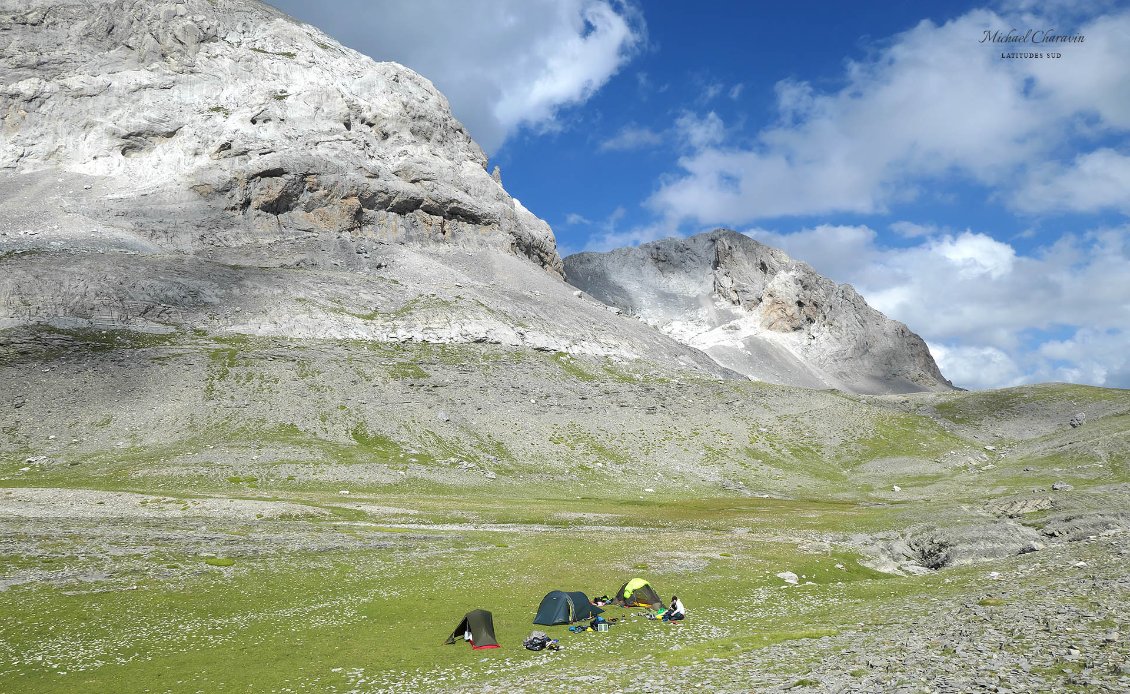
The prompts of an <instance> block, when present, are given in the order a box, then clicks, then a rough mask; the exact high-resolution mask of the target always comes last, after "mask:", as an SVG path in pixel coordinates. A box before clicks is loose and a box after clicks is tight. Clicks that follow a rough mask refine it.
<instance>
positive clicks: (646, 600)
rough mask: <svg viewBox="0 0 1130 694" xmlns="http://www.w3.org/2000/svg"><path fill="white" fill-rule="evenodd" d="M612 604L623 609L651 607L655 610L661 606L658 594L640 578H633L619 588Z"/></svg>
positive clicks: (661, 602)
mask: <svg viewBox="0 0 1130 694" xmlns="http://www.w3.org/2000/svg"><path fill="white" fill-rule="evenodd" d="M612 602H614V603H616V604H617V605H623V606H624V607H651V608H653V609H654V608H656V607H659V606H660V605H662V604H663V601H662V600H660V599H659V593H656V592H655V589H654V588H652V587H651V584H650V583H648V582H647V581H645V580H644V579H642V578H633V579H632V580H630V581H628V582H627V583H625V584H624V585H622V586H620V590H618V591H616V597H615V598H613V599H612Z"/></svg>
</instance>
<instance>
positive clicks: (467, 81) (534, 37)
mask: <svg viewBox="0 0 1130 694" xmlns="http://www.w3.org/2000/svg"><path fill="white" fill-rule="evenodd" d="M271 4H273V5H275V6H277V7H278V8H280V9H282V10H283V11H285V12H288V13H290V14H292V15H293V16H295V17H297V18H298V19H301V20H303V21H307V22H311V23H312V24H315V25H316V26H318V27H319V28H321V29H323V30H324V31H326V32H328V33H330V34H332V35H333V36H335V37H337V38H338V39H339V40H341V41H343V42H344V43H346V44H347V45H349V46H350V47H351V48H354V49H356V50H359V51H361V52H362V53H365V54H366V55H369V56H371V57H372V58H374V59H376V60H392V61H395V62H398V63H401V64H403V65H406V66H408V67H410V68H412V69H413V70H415V71H416V72H419V73H420V74H421V75H423V76H424V77H427V78H428V79H430V80H431V81H432V82H433V83H435V85H436V86H437V87H438V88H439V89H440V91H442V92H443V93H444V95H445V96H447V98H448V100H449V101H450V102H451V106H452V110H453V111H454V112H455V115H456V116H457V117H458V118H459V119H460V120H461V121H462V122H463V124H464V125H465V126H466V127H467V129H468V131H469V132H470V133H471V136H472V137H474V138H475V140H476V141H477V142H478V143H479V144H480V145H481V146H482V147H483V149H485V150H486V151H487V152H494V151H497V150H498V148H499V147H500V146H501V145H502V143H503V142H504V141H505V140H506V138H507V137H509V136H511V135H513V134H514V133H515V132H516V131H517V130H518V129H520V128H522V127H529V128H534V129H553V128H554V127H557V126H558V124H559V122H558V121H559V116H560V113H561V111H562V109H564V108H567V107H569V106H573V105H577V104H580V103H583V102H584V101H586V100H588V99H589V98H590V97H591V96H592V95H593V93H594V92H596V91H597V90H598V89H600V88H601V87H602V86H603V85H604V84H605V83H606V82H607V81H608V80H609V78H611V77H612V76H613V75H614V74H616V73H617V72H618V71H619V70H620V69H621V68H622V67H623V66H624V65H625V64H626V63H627V62H628V61H629V60H630V59H631V58H632V57H633V55H634V54H635V53H636V52H637V51H638V50H639V49H640V48H641V47H642V46H643V45H644V43H645V42H646V27H645V24H644V21H643V16H642V14H641V13H640V12H639V11H638V10H637V9H636V8H635V7H634V6H633V5H631V4H630V3H629V2H628V0H459V1H458V2H449V1H448V0H392V1H390V2H381V3H372V2H368V0H337V1H336V2H327V3H312V2H303V1H302V0H271Z"/></svg>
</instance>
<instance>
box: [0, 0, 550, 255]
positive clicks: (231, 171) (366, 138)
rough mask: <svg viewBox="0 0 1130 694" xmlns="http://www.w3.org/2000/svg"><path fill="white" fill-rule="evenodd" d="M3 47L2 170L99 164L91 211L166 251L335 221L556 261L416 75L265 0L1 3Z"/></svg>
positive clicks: (389, 235)
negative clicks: (99, 188)
mask: <svg viewBox="0 0 1130 694" xmlns="http://www.w3.org/2000/svg"><path fill="white" fill-rule="evenodd" d="M0 56H2V58H0V132H3V138H2V139H0V170H7V171H20V172H24V173H26V172H32V171H44V170H63V171H65V172H70V173H74V174H83V175H86V176H92V177H97V178H98V179H99V181H100V182H101V184H102V186H103V190H102V192H103V195H101V196H90V197H91V198H92V199H91V200H86V201H83V207H85V208H87V209H88V211H89V212H90V213H92V214H90V216H92V217H94V218H96V219H99V220H105V219H107V218H109V219H112V220H113V221H114V224H115V226H117V227H119V228H129V230H130V231H133V232H135V233H136V234H138V235H140V236H142V237H144V238H145V239H146V240H148V241H150V242H152V243H154V244H156V245H158V246H160V247H162V248H165V249H168V250H175V251H178V252H189V253H200V252H202V251H206V250H215V249H231V248H233V247H239V246H246V245H253V246H262V245H263V244H264V243H271V242H276V241H291V240H294V239H296V238H297V239H298V240H301V239H302V238H303V237H304V235H310V234H345V233H349V234H353V235H355V236H364V237H366V238H371V239H373V240H381V241H409V242H412V241H423V242H440V243H458V244H464V245H467V244H471V245H489V246H494V247H498V248H502V249H504V250H507V251H509V252H512V253H514V254H516V255H520V256H524V257H527V258H529V259H531V260H534V261H535V262H537V263H539V264H540V265H542V266H543V267H544V268H545V269H546V270H548V271H549V272H550V273H555V274H560V271H561V261H560V259H559V257H558V255H557V251H556V245H555V241H554V238H553V234H552V232H551V231H550V229H549V227H548V225H546V224H545V222H543V221H541V220H540V219H538V218H536V217H535V216H534V215H533V214H531V213H530V212H528V211H527V210H526V209H525V208H524V207H522V205H521V204H520V203H519V202H518V201H517V200H514V199H513V198H511V197H510V196H509V195H507V193H506V191H505V190H503V188H502V186H501V184H500V183H499V182H498V181H497V180H495V179H493V178H492V177H491V175H490V174H489V173H488V172H487V171H486V168H485V167H486V164H487V161H486V157H485V156H484V154H483V152H482V150H481V149H480V148H479V147H478V146H477V145H476V144H475V143H474V142H473V141H472V140H471V139H470V137H469V136H468V134H467V132H466V131H465V130H464V129H463V126H462V125H461V124H460V123H459V122H458V121H456V120H455V119H454V118H453V117H452V115H451V111H450V109H449V107H448V104H447V100H446V99H445V98H444V97H443V95H442V94H440V93H439V92H438V91H436V89H435V88H434V87H433V86H432V85H431V83H430V82H428V81H427V80H426V79H424V78H423V77H421V76H419V75H417V74H416V73H414V72H412V71H411V70H408V69H406V68H404V67H402V66H400V65H396V64H394V63H375V62H373V61H372V60H370V59H368V58H366V57H364V56H362V55H360V54H358V53H356V52H354V51H351V50H349V49H346V48H344V47H342V46H341V45H339V44H337V43H336V42H335V41H333V40H332V39H330V38H329V37H327V36H325V35H324V34H322V33H321V32H319V31H318V30H316V29H314V28H313V27H310V26H308V25H303V24H300V23H298V22H296V21H294V20H292V19H290V18H288V17H286V16H285V15H283V14H282V13H280V12H278V11H276V10H274V9H272V8H270V7H269V6H267V5H263V4H261V3H258V2H248V1H246V0H169V1H166V2H154V1H153V0H116V1H114V2H107V1H98V0H95V1H94V2H73V1H71V2H67V1H59V0H56V1H51V0H16V1H13V0H0ZM114 182H119V183H121V184H122V185H121V186H120V187H119V186H114V185H113V183H114ZM107 189H108V190H107ZM107 192H109V195H106V194H105V193H107ZM170 221H172V222H174V224H173V225H170V224H169V223H168V222H170ZM170 226H172V227H173V228H172V229H170Z"/></svg>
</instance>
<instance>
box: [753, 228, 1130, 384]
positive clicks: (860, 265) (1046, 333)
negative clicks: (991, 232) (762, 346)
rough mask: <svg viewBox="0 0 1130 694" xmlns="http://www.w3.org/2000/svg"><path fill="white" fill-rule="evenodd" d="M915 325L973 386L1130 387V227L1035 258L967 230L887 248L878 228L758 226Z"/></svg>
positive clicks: (944, 362) (1072, 241) (1059, 245)
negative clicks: (780, 229)
mask: <svg viewBox="0 0 1130 694" xmlns="http://www.w3.org/2000/svg"><path fill="white" fill-rule="evenodd" d="M746 233H748V234H749V235H750V236H752V237H753V238H756V239H758V240H760V241H762V242H763V243H768V244H770V245H773V246H777V247H779V248H782V249H784V250H785V251H786V252H788V253H789V254H790V255H791V256H793V257H794V258H797V259H800V260H804V261H806V262H808V263H809V264H810V265H812V266H813V267H814V268H815V269H816V270H817V271H818V272H820V273H821V274H824V275H826V276H828V277H830V278H832V279H834V280H836V281H837V282H847V283H851V284H852V285H853V286H855V288H856V289H857V290H858V291H859V292H860V294H862V295H863V296H864V298H866V299H867V302H868V303H869V304H871V305H872V306H874V307H875V308H877V309H879V310H880V311H882V312H883V313H884V314H886V315H887V316H889V317H891V318H894V319H896V320H900V321H902V322H903V323H906V324H907V325H908V326H909V327H910V329H911V330H914V331H915V332H917V333H919V334H920V335H922V337H923V338H925V339H926V341H927V343H928V344H929V345H930V347H931V351H932V352H933V353H934V357H935V359H937V361H938V363H939V366H940V367H941V368H942V373H944V374H945V375H946V377H947V378H950V379H951V380H953V381H954V383H955V384H956V385H959V386H962V387H966V388H985V387H1003V386H1008V385H1014V384H1017V383H1022V382H1023V383H1031V382H1040V381H1048V380H1066V381H1072V382H1078V383H1090V384H1093V385H1103V386H1111V387H1122V388H1125V387H1130V361H1128V355H1130V226H1123V227H1118V228H1111V229H1098V230H1092V231H1088V232H1085V233H1080V234H1072V235H1066V236H1064V237H1062V238H1061V239H1059V240H1058V241H1056V242H1055V243H1053V244H1052V245H1049V246H1047V247H1044V248H1040V249H1038V250H1037V251H1035V252H1033V253H1030V254H1021V253H1018V252H1017V251H1016V249H1014V248H1013V247H1012V246H1010V245H1009V244H1006V243H1003V242H1001V241H997V240H995V239H993V238H991V237H989V236H988V235H986V234H984V233H981V232H977V231H972V230H966V231H963V232H960V233H950V232H940V233H936V234H933V235H927V236H919V237H916V238H915V241H916V242H915V243H912V244H911V245H909V246H903V245H899V246H885V245H883V244H882V242H881V240H880V239H881V237H880V236H879V235H878V234H877V233H876V232H875V231H874V230H872V229H870V228H869V227H866V226H836V225H822V226H817V227H812V228H809V229H804V230H801V231H799V232H795V233H791V234H780V233H775V232H772V231H767V230H764V229H752V230H749V231H747V232H746Z"/></svg>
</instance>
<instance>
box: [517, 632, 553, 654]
mask: <svg viewBox="0 0 1130 694" xmlns="http://www.w3.org/2000/svg"><path fill="white" fill-rule="evenodd" d="M522 645H523V646H525V647H526V650H528V651H541V650H544V649H545V647H546V646H548V645H549V637H548V636H546V634H545V632H544V631H533V632H530V635H529V636H527V637H526V640H525V641H523V642H522Z"/></svg>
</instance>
